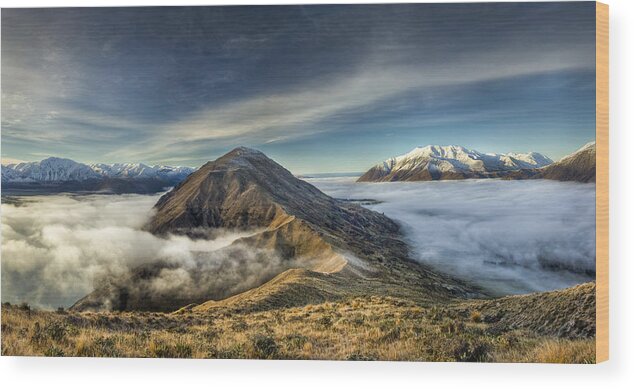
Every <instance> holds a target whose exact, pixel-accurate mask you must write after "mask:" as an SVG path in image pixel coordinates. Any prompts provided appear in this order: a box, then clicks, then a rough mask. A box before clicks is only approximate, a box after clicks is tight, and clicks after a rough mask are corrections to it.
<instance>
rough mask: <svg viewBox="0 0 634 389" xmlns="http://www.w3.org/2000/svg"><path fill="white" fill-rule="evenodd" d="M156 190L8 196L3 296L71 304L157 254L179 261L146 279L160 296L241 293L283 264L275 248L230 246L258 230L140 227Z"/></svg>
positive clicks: (49, 304) (47, 304)
mask: <svg viewBox="0 0 634 389" xmlns="http://www.w3.org/2000/svg"><path fill="white" fill-rule="evenodd" d="M159 197H160V196H159V195H156V196H143V195H94V196H65V195H50V196H33V197H20V198H3V199H2V200H3V203H2V301H3V302H4V301H9V302H12V303H20V302H28V303H30V304H31V305H34V306H37V307H44V308H56V307H60V306H62V307H68V306H70V305H72V304H73V303H74V302H76V301H77V300H78V299H79V298H81V297H83V296H85V295H86V294H88V293H90V292H91V291H92V290H93V289H94V287H95V285H97V284H99V283H100V282H101V281H104V280H107V279H112V278H114V279H116V280H125V279H127V278H128V277H129V275H130V270H131V269H134V268H135V267H138V266H139V265H142V264H145V263H150V262H156V261H159V260H160V261H162V262H164V263H168V264H172V265H176V267H175V268H171V269H164V270H163V271H161V273H160V274H159V276H158V277H156V278H153V279H151V280H150V281H148V282H146V283H145V284H144V285H143V287H144V288H147V289H148V290H151V292H152V293H156V294H159V295H160V294H161V293H163V294H165V293H183V294H187V295H200V294H204V293H213V292H215V291H222V292H225V293H227V294H231V293H232V292H234V293H238V292H241V291H243V290H244V289H246V288H249V287H252V286H255V285H259V284H261V283H262V282H265V281H266V280H267V279H270V278H271V277H273V276H274V275H276V274H278V273H279V272H281V271H283V270H284V266H286V264H282V263H281V262H282V260H281V258H279V257H278V256H277V255H275V253H272V252H266V251H264V250H253V249H250V248H248V247H243V245H240V244H234V245H232V247H231V248H230V249H229V248H228V247H227V246H228V245H229V244H230V243H232V242H234V241H235V240H236V239H238V238H240V237H244V236H248V235H250V234H251V233H253V231H252V232H240V233H236V232H230V231H219V230H218V231H215V232H214V236H213V237H210V238H212V239H210V240H191V239H189V238H187V237H185V236H170V237H168V238H159V237H156V236H154V235H152V234H150V233H148V232H145V231H143V230H142V227H143V225H144V224H145V223H146V222H147V221H148V218H149V217H150V215H151V212H152V207H153V205H154V204H155V203H156V201H157V200H158V198H159ZM224 247H227V249H223V248H224ZM201 269H202V270H201ZM201 271H203V272H204V273H205V274H204V275H205V276H206V277H202V278H201V275H200V274H198V273H200V272H201ZM192 278H196V279H197V280H199V281H200V282H198V283H196V282H193V281H192ZM201 288H204V290H202V289H201Z"/></svg>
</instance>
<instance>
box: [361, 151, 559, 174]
mask: <svg viewBox="0 0 634 389" xmlns="http://www.w3.org/2000/svg"><path fill="white" fill-rule="evenodd" d="M550 163H552V160H551V159H550V158H548V157H546V156H544V155H542V154H539V153H527V154H518V153H508V154H487V153H481V152H479V151H476V150H470V149H466V148H464V147H462V146H432V145H430V146H425V147H417V148H415V149H414V150H412V151H410V152H409V153H407V154H404V155H401V156H398V157H393V158H390V159H388V160H386V161H384V162H382V163H380V164H377V165H375V166H373V167H372V168H370V170H368V171H367V172H366V173H365V174H363V175H362V176H361V177H360V178H359V179H358V181H359V182H383V181H430V180H457V179H465V178H485V177H497V176H499V175H501V174H503V173H505V172H510V171H515V170H520V169H533V168H540V167H543V166H546V165H548V164H550Z"/></svg>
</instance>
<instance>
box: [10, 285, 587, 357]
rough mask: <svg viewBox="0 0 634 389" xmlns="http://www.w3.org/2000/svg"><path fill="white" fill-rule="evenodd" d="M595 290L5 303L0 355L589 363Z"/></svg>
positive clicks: (585, 288)
mask: <svg viewBox="0 0 634 389" xmlns="http://www.w3.org/2000/svg"><path fill="white" fill-rule="evenodd" d="M594 290H595V287H594V284H593V283H591V284H584V285H580V286H577V287H575V288H571V289H568V290H564V291H557V292H549V293H541V294H533V295H527V296H514V297H509V298H504V299H497V300H486V301H482V300H480V301H470V302H465V303H458V304H449V305H433V304H429V305H425V304H417V303H414V302H411V301H408V300H402V299H396V298H390V297H377V296H369V297H364V298H361V297H358V298H351V299H345V300H341V301H336V302H326V303H321V304H317V305H306V306H303V307H293V308H282V309H266V310H263V311H260V312H248V313H240V312H239V310H235V309H232V308H231V306H228V305H226V306H217V307H215V308H213V309H211V308H210V307H206V308H205V309H202V310H200V309H199V310H197V309H190V308H184V309H181V310H179V311H177V312H175V313H170V314H167V313H147V312H146V313H143V312H120V313H78V312H64V311H61V312H39V311H32V310H30V309H28V307H25V306H22V307H18V306H9V305H7V304H5V305H3V307H2V355H47V356H85V357H88V356H92V357H159V358H229V359H239V358H261V359H337V360H408V361H465V362H476V361H479V362H547V363H594V362H595V356H594V355H595V341H594V338H593V334H594V328H595V322H594V308H595V305H594V301H595V300H594ZM570 312H574V314H572V315H570Z"/></svg>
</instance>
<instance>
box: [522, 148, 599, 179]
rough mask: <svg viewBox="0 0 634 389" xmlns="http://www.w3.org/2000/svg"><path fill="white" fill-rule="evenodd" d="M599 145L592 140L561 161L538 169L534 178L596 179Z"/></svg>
mask: <svg viewBox="0 0 634 389" xmlns="http://www.w3.org/2000/svg"><path fill="white" fill-rule="evenodd" d="M596 159H597V146H596V143H595V142H590V143H588V144H586V145H585V146H583V147H582V148H580V149H579V150H577V151H575V152H574V153H572V154H570V155H568V156H566V157H564V158H562V159H560V160H559V161H557V162H555V163H553V164H551V165H549V166H546V167H545V168H543V169H538V170H539V171H538V173H537V174H536V175H535V176H533V177H532V178H545V179H549V180H558V181H578V182H595V181H596V175H597V172H596V170H597V169H596V166H597V164H596Z"/></svg>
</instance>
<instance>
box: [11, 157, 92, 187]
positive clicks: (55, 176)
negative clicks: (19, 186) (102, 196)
mask: <svg viewBox="0 0 634 389" xmlns="http://www.w3.org/2000/svg"><path fill="white" fill-rule="evenodd" d="M98 177H99V174H97V173H95V172H94V171H93V170H92V169H91V168H90V166H88V165H85V164H83V163H79V162H75V161H73V160H71V159H67V158H57V157H49V158H46V159H43V160H41V161H39V162H21V163H18V164H13V165H8V166H3V167H2V179H3V180H4V181H18V182H58V181H82V180H87V179H90V178H98Z"/></svg>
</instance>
